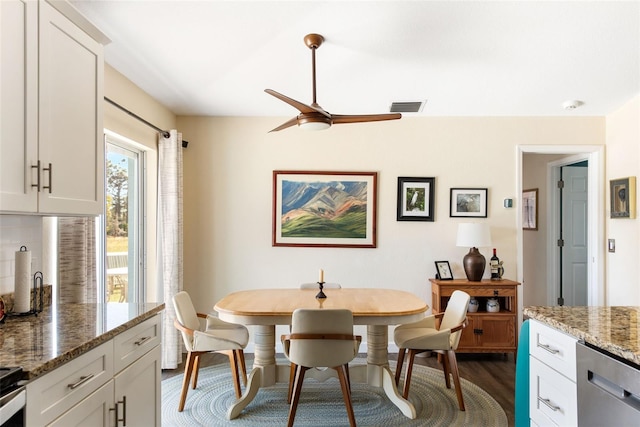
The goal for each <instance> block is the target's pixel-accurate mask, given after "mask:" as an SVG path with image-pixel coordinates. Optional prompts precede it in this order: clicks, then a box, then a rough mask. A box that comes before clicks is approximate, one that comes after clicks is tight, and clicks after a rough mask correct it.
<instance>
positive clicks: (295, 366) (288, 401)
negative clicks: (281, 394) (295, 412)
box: [287, 362, 297, 404]
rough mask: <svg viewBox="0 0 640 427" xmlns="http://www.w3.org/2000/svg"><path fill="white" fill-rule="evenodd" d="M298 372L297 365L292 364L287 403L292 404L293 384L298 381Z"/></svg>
mask: <svg viewBox="0 0 640 427" xmlns="http://www.w3.org/2000/svg"><path fill="white" fill-rule="evenodd" d="M296 370H297V365H296V364H295V363H293V362H292V363H291V367H290V368H289V393H287V403H289V404H290V403H291V398H292V397H293V384H294V383H295V381H296Z"/></svg>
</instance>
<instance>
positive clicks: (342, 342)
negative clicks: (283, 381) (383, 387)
mask: <svg viewBox="0 0 640 427" xmlns="http://www.w3.org/2000/svg"><path fill="white" fill-rule="evenodd" d="M281 340H282V344H283V349H284V354H285V356H286V357H287V358H288V359H289V360H290V361H291V363H292V364H293V365H295V378H294V380H293V381H290V385H289V399H288V401H289V403H290V404H291V405H290V407H289V418H288V423H287V426H288V427H292V426H293V422H294V419H295V416H296V410H297V408H298V402H299V401H300V392H301V391H302V383H303V381H304V376H305V373H306V372H307V371H308V370H309V369H312V368H320V367H328V368H332V369H334V370H335V371H336V372H337V373H338V379H339V380H340V386H341V389H342V395H343V398H344V403H345V406H346V408H347V416H348V418H349V425H350V426H352V427H354V426H355V425H356V419H355V415H354V413H353V405H352V403H351V386H350V383H349V362H351V361H352V360H353V359H354V358H355V357H356V356H357V355H358V349H359V348H360V342H361V341H362V337H361V336H357V335H353V314H352V313H351V311H349V310H343V309H302V308H300V309H297V310H295V311H294V312H293V315H292V322H291V333H290V334H287V335H282V337H281Z"/></svg>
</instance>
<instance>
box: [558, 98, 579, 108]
mask: <svg viewBox="0 0 640 427" xmlns="http://www.w3.org/2000/svg"><path fill="white" fill-rule="evenodd" d="M583 104H584V102H582V101H578V100H577V99H573V100H570V101H564V102H563V103H562V108H564V109H565V110H575V109H576V108H578V107H580V106H581V105H583Z"/></svg>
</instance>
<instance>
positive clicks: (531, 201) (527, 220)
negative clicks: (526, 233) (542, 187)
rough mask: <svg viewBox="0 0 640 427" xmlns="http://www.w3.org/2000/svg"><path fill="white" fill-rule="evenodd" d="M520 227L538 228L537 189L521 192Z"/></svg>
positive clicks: (527, 228) (525, 228) (526, 228)
mask: <svg viewBox="0 0 640 427" xmlns="http://www.w3.org/2000/svg"><path fill="white" fill-rule="evenodd" d="M522 229H523V230H537V229H538V189H537V188H534V189H531V190H524V191H523V192H522Z"/></svg>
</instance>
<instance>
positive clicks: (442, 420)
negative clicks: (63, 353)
mask: <svg viewBox="0 0 640 427" xmlns="http://www.w3.org/2000/svg"><path fill="white" fill-rule="evenodd" d="M357 362H362V361H361V360H355V361H354V363H357ZM391 365H392V366H391V368H392V372H395V365H394V362H393V361H392V362H391ZM247 368H249V367H248V366H247ZM461 382H462V391H463V395H464V403H465V407H466V411H464V412H462V411H460V410H459V409H458V401H457V399H456V394H455V391H454V389H453V388H452V389H447V388H446V387H445V384H444V375H443V374H442V371H439V370H437V369H433V368H428V367H425V366H420V365H414V369H413V375H412V380H411V391H410V393H409V400H410V401H411V403H413V405H414V406H415V408H416V413H417V418H416V419H415V420H410V419H409V418H407V417H405V416H404V415H403V414H402V412H400V410H399V409H398V408H396V407H395V406H394V405H393V404H392V403H391V402H389V400H388V398H387V397H386V396H385V395H384V393H383V391H382V389H378V388H376V387H371V386H368V385H366V384H358V383H353V384H352V399H353V408H354V412H355V417H356V423H357V424H358V426H376V427H377V426H387V427H399V426H474V427H479V426H491V427H500V426H505V427H506V426H507V425H508V423H507V416H506V414H505V413H504V410H503V409H502V408H501V407H500V405H499V404H498V402H496V401H495V400H494V399H493V398H492V397H491V396H489V394H488V393H487V392H485V391H484V390H482V389H481V388H480V387H478V386H476V385H475V384H473V383H471V382H469V381H466V380H465V379H461ZM181 386H182V375H176V376H174V377H171V378H169V379H166V380H164V381H162V425H163V426H171V427H173V426H236V427H247V426H250V427H253V426H271V427H275V426H281V425H285V424H286V421H287V415H288V411H289V406H288V405H287V384H281V383H278V384H277V385H276V386H273V387H269V388H264V389H260V391H259V392H258V394H257V395H256V397H255V399H254V400H253V401H252V402H251V403H250V404H249V405H247V407H246V408H245V409H244V410H243V411H242V413H241V414H240V416H239V417H238V418H236V419H234V420H231V421H229V420H227V409H228V408H229V406H231V404H232V403H233V402H234V401H235V393H234V391H233V383H232V381H231V375H230V372H229V366H228V365H227V364H220V365H216V366H212V367H207V368H202V369H201V370H200V375H199V376H198V388H197V389H195V390H192V389H190V390H189V394H188V395H187V403H186V405H185V408H184V411H183V412H178V401H179V398H180V388H181ZM243 390H244V389H243ZM295 425H296V426H313V427H322V426H327V427H328V426H332V427H333V426H343V425H346V426H348V425H349V421H348V419H347V411H346V409H345V406H344V401H343V400H342V392H341V391H340V383H339V382H338V380H337V379H334V378H332V379H330V380H328V381H326V382H323V383H321V382H318V381H315V380H313V379H312V378H308V379H305V382H304V387H303V389H302V394H301V396H300V403H299V404H298V410H297V413H296V419H295Z"/></svg>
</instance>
